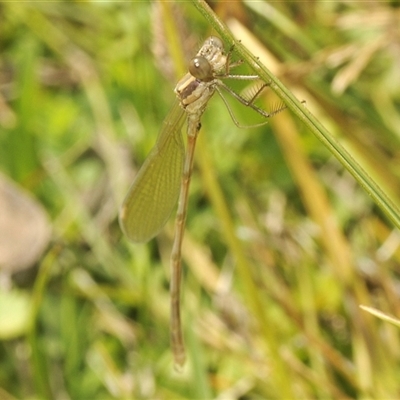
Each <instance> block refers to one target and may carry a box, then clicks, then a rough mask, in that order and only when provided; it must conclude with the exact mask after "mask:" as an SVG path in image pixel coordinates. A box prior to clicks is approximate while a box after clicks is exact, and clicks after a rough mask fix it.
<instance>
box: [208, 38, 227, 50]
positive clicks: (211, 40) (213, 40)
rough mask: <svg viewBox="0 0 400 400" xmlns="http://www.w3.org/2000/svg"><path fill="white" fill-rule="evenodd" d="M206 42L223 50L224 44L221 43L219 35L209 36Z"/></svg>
mask: <svg viewBox="0 0 400 400" xmlns="http://www.w3.org/2000/svg"><path fill="white" fill-rule="evenodd" d="M207 42H209V43H210V44H211V45H212V46H213V47H216V48H217V49H220V50H224V44H223V43H222V40H221V39H220V38H219V37H216V36H210V37H209V38H208V39H207Z"/></svg>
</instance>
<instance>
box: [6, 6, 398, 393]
mask: <svg viewBox="0 0 400 400" xmlns="http://www.w3.org/2000/svg"><path fill="white" fill-rule="evenodd" d="M399 5H400V4H399V3H398V2H395V1H382V2H347V1H346V2H342V1H336V2H324V1H321V2H318V1H316V2H307V3H304V2H273V3H268V2H264V1H259V2H251V1H243V2H241V1H235V2H226V1H214V2H212V6H213V9H214V11H215V12H216V13H217V15H218V16H219V17H220V18H221V20H223V21H225V22H226V23H228V24H229V27H230V29H231V30H232V32H233V34H234V35H235V37H237V38H238V39H241V40H242V43H244V44H245V45H246V47H247V48H249V49H250V50H251V51H252V52H253V53H254V54H255V55H256V56H259V57H260V59H261V60H263V61H264V62H265V64H266V65H267V67H268V68H271V69H272V70H273V72H274V73H275V74H276V75H277V76H278V77H279V78H280V79H281V80H282V81H283V82H284V83H285V84H286V85H287V86H288V87H289V88H291V89H292V90H293V92H294V93H295V95H296V96H297V98H298V99H300V100H305V101H306V103H305V107H306V108H307V109H309V110H310V111H311V112H312V113H313V114H315V115H317V117H318V118H319V120H320V121H321V122H322V123H323V124H324V125H325V126H326V127H327V128H328V130H329V131H330V132H331V133H332V135H334V136H335V137H336V138H337V140H339V141H340V142H341V143H342V144H343V145H344V146H345V147H346V148H347V149H348V150H349V152H350V153H351V154H352V155H353V156H354V158H356V159H357V160H358V161H359V162H360V163H361V164H362V165H363V167H364V168H365V169H366V170H367V172H368V173H369V174H370V175H371V176H372V177H373V179H374V180H375V181H376V182H377V184H378V185H379V186H380V187H381V188H382V190H383V191H384V192H385V193H386V194H387V195H388V196H389V198H390V199H391V200H392V201H393V203H394V204H396V205H398V204H399V203H400V202H399V198H400V185H399V175H400V72H399V71H400V8H399ZM210 34H215V32H214V31H213V30H212V29H211V27H210V26H209V25H208V24H207V22H206V20H205V19H204V18H203V17H202V16H201V15H200V14H199V12H198V11H197V10H196V9H195V7H194V6H193V4H192V2H190V1H180V2H156V1H154V2H150V1H149V2H147V1H143V2H104V3H96V2H94V3H83V2H62V1H58V2H57V1H56V2H21V3H17V2H8V3H6V2H4V3H1V4H0V50H1V52H0V167H1V171H2V174H1V175H0V178H1V179H0V268H1V275H0V276H1V279H0V285H1V290H0V360H1V362H0V398H1V399H7V400H8V399H73V400H75V399H77V400H80V399H82V400H83V399H191V398H198V399H211V398H217V399H243V400H244V399H265V398H276V399H282V398H285V399H289V398H293V399H294V398H304V399H305V398H307V399H309V398H321V399H331V398H332V399H339V398H340V399H345V398H363V399H367V398H374V399H383V398H385V399H389V398H392V399H395V398H399V396H400V379H399V377H400V341H399V328H398V327H396V326H395V325H393V324H390V323H389V322H386V321H382V320H381V319H378V318H377V317H375V316H372V315H371V314H369V313H367V312H366V311H364V310H362V309H360V308H359V305H365V306H370V307H374V308H376V309H379V310H381V311H382V312H384V313H385V314H388V315H393V316H395V317H396V316H397V317H399V316H400V303H399V287H400V286H399V273H400V267H399V261H400V250H399V241H400V236H399V233H398V231H397V230H395V229H394V228H393V226H392V225H391V224H390V223H389V222H388V221H387V220H386V219H385V217H384V216H383V214H382V213H381V211H380V210H379V209H378V208H377V207H376V206H374V204H373V202H372V201H371V200H370V198H369V197H368V194H367V193H366V192H365V191H364V190H363V189H362V188H360V187H359V186H358V184H357V183H356V182H355V181H354V179H353V178H352V177H351V176H350V175H349V174H348V173H347V172H346V171H345V170H344V169H343V167H342V166H341V165H340V164H339V163H338V162H337V161H336V160H335V159H334V158H333V157H332V155H331V154H330V152H329V151H328V150H327V149H326V148H324V146H323V145H322V144H321V143H320V142H318V141H317V140H316V139H315V137H314V136H313V135H312V134H310V132H308V131H307V130H306V129H305V128H304V126H303V125H302V124H301V123H300V122H299V121H297V120H296V119H295V118H293V116H292V114H291V113H290V112H289V111H285V112H283V113H281V114H279V115H278V116H276V117H274V118H273V119H271V121H270V123H269V124H268V125H266V126H263V127H261V128H254V129H239V128H237V127H236V126H235V125H234V123H233V122H232V120H231V118H230V116H229V113H228V112H227V110H226V108H225V106H224V104H223V102H222V101H221V100H220V99H218V98H217V96H215V98H213V99H212V100H211V101H210V105H209V107H208V109H207V111H206V113H205V114H204V116H203V119H202V127H203V128H202V131H201V133H200V138H199V144H198V149H197V154H196V163H195V170H194V176H193V179H192V185H191V190H190V193H191V195H190V203H189V212H188V220H187V230H186V233H185V241H184V246H183V264H184V269H185V270H184V280H183V289H182V291H183V296H182V297H183V298H182V300H183V325H184V332H185V341H186V346H187V351H188V361H187V363H186V365H185V367H184V369H183V371H182V372H181V373H178V372H176V371H174V369H173V366H172V358H171V353H170V348H169V292H168V287H169V286H168V285H169V255H170V252H171V244H172V239H173V218H171V221H169V222H168V224H167V226H166V227H165V229H164V230H163V231H162V233H161V234H160V235H159V236H158V237H157V238H156V239H154V240H152V241H151V242H150V243H148V244H132V243H129V242H128V241H127V240H126V239H125V238H124V237H123V235H122V233H121V231H120V228H119V226H118V221H117V213H118V208H119V206H120V204H121V202H122V200H123V198H124V195H125V194H126V192H127V189H128V187H129V185H130V183H131V182H132V180H133V177H134V176H135V174H136V173H137V171H138V168H139V167H140V165H141V164H142V163H143V161H144V160H145V158H146V155H147V154H148V153H149V151H150V149H151V148H152V146H153V144H154V142H155V140H156V138H157V133H158V130H159V128H160V126H161V124H162V121H163V118H164V117H165V116H166V115H167V113H168V110H169V108H170V106H171V104H172V102H173V101H174V98H175V97H174V93H173V89H174V87H175V84H176V82H177V80H178V79H179V78H180V77H181V73H182V69H183V68H184V65H185V64H184V62H183V58H186V61H185V62H187V60H189V59H190V58H191V57H192V56H193V55H194V54H195V53H196V52H197V49H198V47H199V46H200V45H201V43H202V41H203V40H204V39H205V38H206V37H207V36H208V35H210ZM233 58H235V54H233ZM236 58H237V57H236ZM240 72H243V73H252V71H251V70H250V69H249V68H248V67H246V66H242V67H240ZM232 87H234V88H235V89H237V90H241V89H242V87H236V86H235V84H232ZM277 102H279V100H278V99H276V98H274V97H273V96H270V93H267V95H266V97H265V98H262V99H261V106H262V107H263V108H265V109H267V110H268V109H273V108H274V104H277ZM230 104H232V105H231V107H232V108H233V111H234V113H235V115H236V116H237V118H238V119H239V120H240V122H241V123H243V124H245V125H251V124H254V123H257V122H260V121H259V116H257V115H254V113H251V112H249V111H248V110H246V109H244V107H242V106H241V105H238V104H236V103H235V102H233V101H230Z"/></svg>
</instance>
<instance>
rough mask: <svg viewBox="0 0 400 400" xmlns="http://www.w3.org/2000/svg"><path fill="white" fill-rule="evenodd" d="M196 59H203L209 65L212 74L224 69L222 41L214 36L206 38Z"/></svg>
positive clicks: (224, 57) (224, 59) (224, 58)
mask: <svg viewBox="0 0 400 400" xmlns="http://www.w3.org/2000/svg"><path fill="white" fill-rule="evenodd" d="M197 57H204V58H205V59H206V60H207V61H208V62H209V63H210V66H211V69H212V71H213V72H214V73H215V72H217V71H219V70H221V69H222V68H224V67H225V64H226V56H225V54H224V45H223V43H222V40H221V39H220V38H218V37H216V36H210V37H209V38H207V39H206V40H205V42H204V43H203V46H201V48H200V50H199V52H198V53H197ZM192 61H193V60H192Z"/></svg>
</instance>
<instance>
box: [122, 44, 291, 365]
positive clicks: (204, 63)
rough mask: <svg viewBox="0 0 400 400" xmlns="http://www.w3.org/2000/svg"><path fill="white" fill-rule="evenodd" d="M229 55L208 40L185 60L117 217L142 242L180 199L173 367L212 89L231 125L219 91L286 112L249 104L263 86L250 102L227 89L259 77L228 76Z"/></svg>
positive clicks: (178, 352)
mask: <svg viewBox="0 0 400 400" xmlns="http://www.w3.org/2000/svg"><path fill="white" fill-rule="evenodd" d="M231 53H232V51H230V52H228V54H225V53H224V48H223V44H222V41H221V40H220V39H219V38H217V37H215V36H211V37H209V38H208V39H207V40H206V41H205V42H204V44H203V46H202V47H201V48H200V50H199V52H198V53H197V55H196V56H195V57H194V58H193V59H192V60H191V61H190V63H189V68H188V69H189V72H188V73H187V74H186V75H185V76H184V77H183V78H182V79H181V80H180V81H179V82H178V84H177V85H176V87H175V93H176V96H177V100H176V101H175V104H174V106H173V107H172V110H171V111H170V113H169V114H168V116H167V118H166V119H165V120H164V123H163V125H162V128H161V131H160V133H159V136H158V139H157V142H156V144H155V146H154V148H153V149H152V151H151V152H150V154H149V156H148V157H147V159H146V161H145V162H144V164H143V166H142V168H141V169H140V171H139V172H138V174H137V176H136V178H135V181H134V182H133V184H132V186H131V187H130V189H129V191H128V194H127V196H126V198H125V201H124V203H123V204H122V207H121V211H120V215H119V220H120V225H121V228H122V230H123V232H124V233H125V234H126V236H128V238H129V239H131V240H132V241H134V242H147V241H149V240H150V239H152V238H153V237H154V236H156V235H157V234H158V233H159V231H160V230H161V229H162V227H163V226H164V225H165V223H166V222H167V220H168V218H169V217H170V215H171V213H172V211H173V209H174V207H175V205H176V202H177V201H178V198H179V201H178V211H177V216H176V223H175V224H176V225H175V239H174V244H173V248H172V253H171V284H170V291H171V322H170V323H171V347H172V352H173V356H174V361H175V364H177V365H182V364H183V363H184V362H185V348H184V343H183V337H182V328H181V318H180V284H181V247H182V240H183V233H184V227H185V219H186V212H187V204H188V193H189V183H190V178H191V174H192V169H193V156H194V149H195V145H196V139H197V135H198V133H199V130H200V118H201V116H202V114H203V112H204V110H205V109H206V106H207V103H208V100H210V98H211V97H212V95H213V94H214V92H215V91H216V92H217V93H218V94H219V95H220V96H221V98H222V99H223V101H224V103H225V104H226V106H227V108H228V111H229V113H230V114H231V116H232V119H233V120H234V122H235V124H236V125H238V123H237V121H236V119H235V118H234V117H233V114H232V112H231V109H230V108H229V106H228V104H227V102H226V100H225V98H224V97H223V95H222V93H221V89H224V90H226V91H228V92H229V93H231V94H232V95H233V96H234V97H235V98H236V99H237V100H239V101H240V102H241V103H243V104H244V105H246V106H248V107H251V108H252V109H254V110H255V111H257V112H258V113H260V114H261V115H262V116H264V117H266V118H268V117H271V116H273V115H275V114H277V113H278V112H280V111H282V110H283V109H285V108H286V106H284V105H282V106H280V107H278V108H276V109H275V110H274V111H272V112H270V113H267V112H266V111H264V110H262V109H260V108H258V107H257V106H255V105H254V100H255V99H256V98H257V97H258V96H259V94H260V93H261V91H262V90H263V89H264V87H266V86H268V84H266V83H263V84H262V85H261V86H260V87H259V88H258V90H257V91H256V92H255V93H254V95H253V96H252V98H251V99H249V100H247V99H245V98H244V97H243V96H241V95H239V94H237V93H236V92H234V91H233V90H231V89H230V88H229V87H228V86H226V85H225V83H224V82H223V81H222V79H229V78H230V79H240V80H257V79H259V77H258V76H257V75H232V74H231V73H230V69H231V68H232V66H233V64H232V63H230V55H231ZM236 64H237V63H236ZM185 120H187V148H186V154H185V147H184V144H183V140H182V135H181V128H182V126H183V124H184V122H185ZM238 126H239V125H238ZM254 126H256V125H254Z"/></svg>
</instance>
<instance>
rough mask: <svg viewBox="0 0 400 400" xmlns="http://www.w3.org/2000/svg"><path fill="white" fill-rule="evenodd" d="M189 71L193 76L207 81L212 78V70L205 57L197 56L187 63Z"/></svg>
mask: <svg viewBox="0 0 400 400" xmlns="http://www.w3.org/2000/svg"><path fill="white" fill-rule="evenodd" d="M189 72H190V73H191V75H193V76H194V77H195V78H197V79H200V80H201V81H209V80H211V79H212V78H213V72H212V68H211V65H210V63H209V62H208V61H207V59H206V58H204V57H201V56H197V57H195V58H193V59H192V60H191V61H190V63H189Z"/></svg>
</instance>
